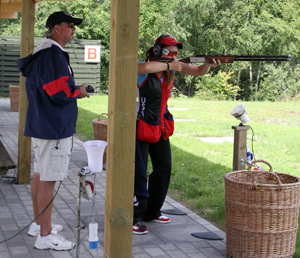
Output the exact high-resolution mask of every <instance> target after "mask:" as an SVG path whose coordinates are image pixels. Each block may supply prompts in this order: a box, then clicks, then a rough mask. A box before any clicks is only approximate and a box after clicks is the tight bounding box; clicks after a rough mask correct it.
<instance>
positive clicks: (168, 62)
mask: <svg viewBox="0 0 300 258" xmlns="http://www.w3.org/2000/svg"><path fill="white" fill-rule="evenodd" d="M167 66H168V68H167V71H169V70H170V65H169V62H167Z"/></svg>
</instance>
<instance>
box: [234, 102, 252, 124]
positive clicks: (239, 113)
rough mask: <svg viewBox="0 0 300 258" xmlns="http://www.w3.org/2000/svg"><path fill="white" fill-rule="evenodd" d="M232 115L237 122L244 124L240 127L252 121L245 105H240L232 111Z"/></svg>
mask: <svg viewBox="0 0 300 258" xmlns="http://www.w3.org/2000/svg"><path fill="white" fill-rule="evenodd" d="M231 115H232V116H234V117H235V118H236V119H237V120H241V122H242V123H241V124H240V126H242V125H243V124H246V123H248V122H249V121H250V118H249V117H248V114H247V110H246V109H245V105H244V104H240V105H238V106H236V107H235V108H234V109H233V110H232V111H231Z"/></svg>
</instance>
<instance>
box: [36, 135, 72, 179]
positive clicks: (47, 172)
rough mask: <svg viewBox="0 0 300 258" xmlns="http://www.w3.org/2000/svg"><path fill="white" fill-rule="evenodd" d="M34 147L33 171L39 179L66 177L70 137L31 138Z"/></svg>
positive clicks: (70, 143)
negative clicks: (55, 138) (58, 138)
mask: <svg viewBox="0 0 300 258" xmlns="http://www.w3.org/2000/svg"><path fill="white" fill-rule="evenodd" d="M31 139H32V140H31V141H32V147H33V149H34V154H35V158H34V172H36V173H40V180H41V181H59V180H63V179H64V178H66V177H67V174H68V167H69V162H70V157H71V148H72V137H68V138H64V139H60V140H45V139H38V138H31Z"/></svg>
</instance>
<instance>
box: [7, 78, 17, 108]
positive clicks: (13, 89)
mask: <svg viewBox="0 0 300 258" xmlns="http://www.w3.org/2000/svg"><path fill="white" fill-rule="evenodd" d="M8 89H9V97H10V111H13V112H19V95H20V93H19V92H20V86H17V85H11V84H9V86H8Z"/></svg>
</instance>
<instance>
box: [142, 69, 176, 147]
mask: <svg viewBox="0 0 300 258" xmlns="http://www.w3.org/2000/svg"><path fill="white" fill-rule="evenodd" d="M138 88H139V112H138V127H137V137H138V139H139V140H141V141H146V142H150V143H155V142H158V140H159V139H160V138H161V136H162V137H163V139H165V140H166V139H168V137H170V136H171V135H172V134H173V132H174V120H173V116H172V114H171V113H170V112H169V110H168V108H167V102H168V99H169V97H170V95H171V92H172V88H173V85H172V87H171V88H170V89H168V86H167V78H166V76H165V75H164V78H163V83H162V82H161V80H160V78H159V77H158V76H157V74H156V73H152V74H148V76H147V78H146V79H145V81H144V82H143V83H142V84H141V86H140V87H138Z"/></svg>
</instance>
